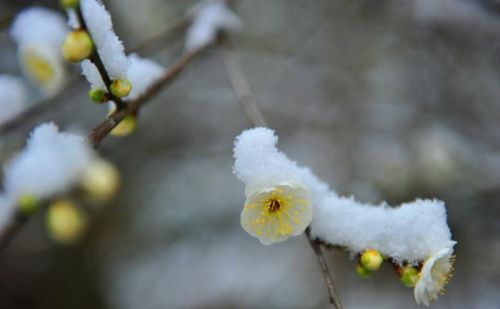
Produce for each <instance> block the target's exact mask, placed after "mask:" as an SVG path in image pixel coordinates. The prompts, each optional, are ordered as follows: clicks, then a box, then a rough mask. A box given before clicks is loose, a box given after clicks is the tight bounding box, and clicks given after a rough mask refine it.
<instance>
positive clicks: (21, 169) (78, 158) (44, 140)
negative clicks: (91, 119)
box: [4, 123, 94, 200]
mask: <svg viewBox="0 0 500 309" xmlns="http://www.w3.org/2000/svg"><path fill="white" fill-rule="evenodd" d="M93 157H94V152H93V151H92V149H91V147H90V146H89V145H88V144H87V143H86V142H85V140H84V138H83V137H81V136H78V135H73V134H69V133H62V132H59V131H58V128H57V127H56V126H55V125H54V124H53V123H45V124H41V125H39V126H38V127H36V128H35V129H34V130H33V132H32V133H31V136H30V138H29V139H28V143H27V146H26V148H25V149H24V150H23V151H21V152H20V153H19V154H17V155H16V156H15V157H14V158H13V159H12V160H11V162H10V163H9V164H8V165H7V166H6V167H5V179H4V187H5V192H6V194H7V195H9V196H12V197H14V199H15V200H16V199H17V198H19V197H20V196H21V195H23V194H30V195H33V196H34V197H36V198H39V199H44V198H48V197H50V196H52V195H54V194H58V193H62V192H64V191H66V190H67V189H69V188H70V187H71V186H73V185H74V184H75V183H76V181H77V180H78V178H79V176H80V174H81V173H82V171H83V170H84V169H85V167H86V166H87V165H88V163H89V162H90V161H91V160H92V159H93Z"/></svg>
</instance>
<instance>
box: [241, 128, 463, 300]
mask: <svg viewBox="0 0 500 309" xmlns="http://www.w3.org/2000/svg"><path fill="white" fill-rule="evenodd" d="M277 141H278V138H277V136H276V135H274V132H273V131H272V130H270V129H267V128H254V129H250V130H246V131H243V132H242V133H241V134H240V135H239V136H238V137H237V138H236V141H235V147H234V159H235V163H234V173H235V175H236V177H238V179H240V180H241V181H242V182H244V183H245V185H246V188H245V195H246V197H247V199H246V202H245V206H244V208H243V211H242V213H241V224H242V227H243V229H244V230H245V231H247V232H248V233H249V234H251V235H252V236H254V237H257V238H259V240H260V241H261V242H262V243H263V244H266V245H268V244H272V243H274V242H279V241H284V240H286V239H287V238H288V237H289V236H294V235H298V234H300V233H302V232H303V231H304V229H305V228H306V227H307V225H309V223H310V228H311V235H312V236H313V237H315V238H318V239H320V240H321V241H323V242H325V243H327V244H331V245H336V246H341V247H343V248H345V249H347V250H349V251H351V252H352V253H355V254H359V255H361V256H363V255H366V253H367V252H372V253H374V254H375V256H378V260H376V261H366V259H365V261H364V262H365V263H364V265H365V266H364V267H366V266H368V268H370V269H369V270H366V268H364V267H363V266H360V265H358V272H359V267H361V268H362V269H361V270H362V272H361V273H363V274H365V273H366V272H368V273H369V272H370V271H374V270H377V269H378V268H379V267H380V264H381V262H382V260H381V259H382V258H384V259H389V260H390V261H391V262H394V263H395V267H397V268H400V269H401V266H403V265H406V266H405V267H406V268H409V269H410V270H412V271H413V272H414V276H413V277H412V278H411V279H412V280H406V281H404V282H405V284H406V285H407V286H415V290H414V295H415V299H416V301H417V303H419V304H420V303H423V304H426V305H427V304H428V303H429V301H430V300H434V299H436V298H437V295H438V293H439V292H442V290H443V288H444V286H445V285H446V283H447V282H448V280H449V278H450V277H451V272H452V270H453V262H454V256H453V246H454V245H455V244H456V242H455V241H453V240H452V239H451V232H450V229H449V227H448V224H447V222H446V209H445V206H444V203H443V202H442V201H439V200H421V199H417V200H416V201H414V202H411V203H405V204H402V205H400V206H399V207H390V206H389V205H387V204H385V203H383V204H381V205H369V204H362V203H360V202H358V201H356V200H355V199H354V198H352V197H349V198H345V197H339V196H338V195H337V194H336V193H335V192H334V191H332V190H330V189H329V187H328V185H326V184H325V183H323V182H321V181H320V180H319V179H318V178H317V177H316V176H315V175H314V174H313V173H312V172H311V171H310V170H309V169H308V168H305V167H300V166H299V165H297V163H296V162H294V161H292V160H290V159H289V158H288V157H287V156H286V155H285V154H284V153H282V152H280V151H279V150H278V149H277V148H276V143H277ZM308 208H311V209H310V210H308ZM304 223H305V224H304ZM372 262H373V263H372ZM419 266H421V267H419ZM400 275H403V273H401V274H400ZM406 279H408V278H406Z"/></svg>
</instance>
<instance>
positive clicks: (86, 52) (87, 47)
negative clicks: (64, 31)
mask: <svg viewBox="0 0 500 309" xmlns="http://www.w3.org/2000/svg"><path fill="white" fill-rule="evenodd" d="M93 50H94V43H93V42H92V39H91V38H90V35H89V34H88V32H87V31H84V30H75V31H71V32H70V33H68V35H67V36H66V39H64V43H63V47H62V53H63V56H64V59H66V61H68V62H71V63H76V62H80V61H82V60H84V59H86V58H88V57H90V55H91V54H92V51H93Z"/></svg>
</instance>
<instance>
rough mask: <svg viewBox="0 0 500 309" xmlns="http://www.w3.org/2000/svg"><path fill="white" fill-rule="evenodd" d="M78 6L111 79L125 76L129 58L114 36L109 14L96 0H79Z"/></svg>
mask: <svg viewBox="0 0 500 309" xmlns="http://www.w3.org/2000/svg"><path fill="white" fill-rule="evenodd" d="M80 8H81V10H82V15H83V18H84V19H85V22H86V25H87V28H88V31H89V32H90V35H91V36H92V39H93V41H94V44H95V47H96V49H97V52H98V53H99V56H100V57H101V60H102V62H103V64H104V66H105V67H106V71H107V72H108V73H109V75H110V77H111V78H112V79H117V78H120V77H123V76H127V70H128V67H129V60H128V58H127V56H126V55H125V52H124V48H123V44H122V42H121V41H120V39H119V38H118V36H116V34H115V32H114V30H113V24H112V22H111V16H110V15H109V13H108V11H106V9H105V8H104V6H103V5H102V4H101V3H100V2H98V1H96V0H81V1H80Z"/></svg>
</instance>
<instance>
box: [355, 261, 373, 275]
mask: <svg viewBox="0 0 500 309" xmlns="http://www.w3.org/2000/svg"><path fill="white" fill-rule="evenodd" d="M356 273H357V274H358V276H360V277H361V278H368V277H370V275H371V274H372V273H371V272H370V271H369V270H368V269H366V268H365V267H363V265H361V264H357V265H356Z"/></svg>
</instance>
